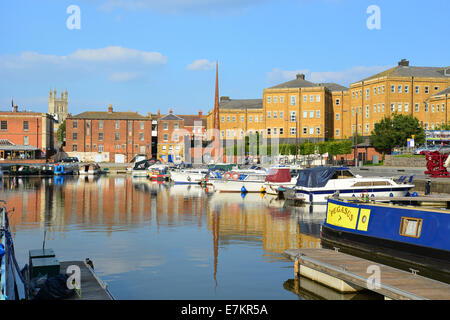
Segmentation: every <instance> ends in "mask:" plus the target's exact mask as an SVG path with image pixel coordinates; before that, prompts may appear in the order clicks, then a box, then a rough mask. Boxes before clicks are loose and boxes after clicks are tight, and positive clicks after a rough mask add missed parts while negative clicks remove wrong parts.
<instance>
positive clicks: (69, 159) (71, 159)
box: [61, 157, 80, 162]
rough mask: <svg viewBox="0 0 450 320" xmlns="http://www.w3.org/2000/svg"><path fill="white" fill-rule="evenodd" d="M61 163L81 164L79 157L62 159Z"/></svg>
mask: <svg viewBox="0 0 450 320" xmlns="http://www.w3.org/2000/svg"><path fill="white" fill-rule="evenodd" d="M61 162H80V160H78V158H77V157H69V158H64V159H62V160H61Z"/></svg>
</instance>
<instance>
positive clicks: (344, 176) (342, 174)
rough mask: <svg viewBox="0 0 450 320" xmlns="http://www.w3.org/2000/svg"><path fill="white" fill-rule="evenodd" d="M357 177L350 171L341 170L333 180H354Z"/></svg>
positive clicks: (335, 174)
mask: <svg viewBox="0 0 450 320" xmlns="http://www.w3.org/2000/svg"><path fill="white" fill-rule="evenodd" d="M354 177H355V176H354V175H353V173H351V172H350V171H348V170H340V171H336V172H335V173H334V175H333V176H332V177H331V179H349V178H354Z"/></svg>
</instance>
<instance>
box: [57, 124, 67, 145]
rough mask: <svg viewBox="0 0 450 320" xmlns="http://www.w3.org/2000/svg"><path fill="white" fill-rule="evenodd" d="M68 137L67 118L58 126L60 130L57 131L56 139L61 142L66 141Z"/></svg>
mask: <svg viewBox="0 0 450 320" xmlns="http://www.w3.org/2000/svg"><path fill="white" fill-rule="evenodd" d="M65 138H66V120H64V121H63V123H61V125H60V126H59V127H58V130H57V131H56V140H58V141H59V142H64V139H65Z"/></svg>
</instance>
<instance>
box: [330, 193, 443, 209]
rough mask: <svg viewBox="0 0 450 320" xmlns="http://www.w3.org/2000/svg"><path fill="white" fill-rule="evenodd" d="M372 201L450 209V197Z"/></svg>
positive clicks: (343, 198) (434, 196) (376, 199)
mask: <svg viewBox="0 0 450 320" xmlns="http://www.w3.org/2000/svg"><path fill="white" fill-rule="evenodd" d="M339 199H342V200H349V201H351V200H361V198H354V197H341V196H340V197H339ZM370 201H383V202H401V203H409V204H414V205H422V206H426V205H431V206H432V205H445V206H446V208H447V209H449V208H450V197H449V196H447V195H427V196H419V197H395V198H393V197H371V198H370Z"/></svg>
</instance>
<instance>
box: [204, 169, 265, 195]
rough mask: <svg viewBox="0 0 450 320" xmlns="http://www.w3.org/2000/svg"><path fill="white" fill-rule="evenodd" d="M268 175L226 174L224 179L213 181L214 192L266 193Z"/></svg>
mask: <svg viewBox="0 0 450 320" xmlns="http://www.w3.org/2000/svg"><path fill="white" fill-rule="evenodd" d="M265 180H266V173H265V172H264V173H238V172H231V173H226V174H225V175H224V177H223V179H220V180H213V181H212V183H213V187H214V190H216V191H219V192H239V193H248V192H258V193H261V192H263V191H264V182H265Z"/></svg>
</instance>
